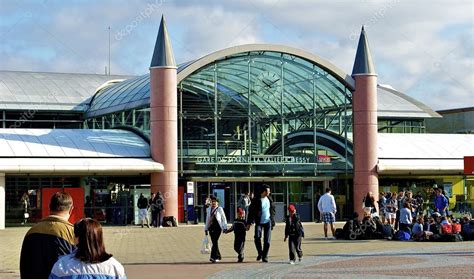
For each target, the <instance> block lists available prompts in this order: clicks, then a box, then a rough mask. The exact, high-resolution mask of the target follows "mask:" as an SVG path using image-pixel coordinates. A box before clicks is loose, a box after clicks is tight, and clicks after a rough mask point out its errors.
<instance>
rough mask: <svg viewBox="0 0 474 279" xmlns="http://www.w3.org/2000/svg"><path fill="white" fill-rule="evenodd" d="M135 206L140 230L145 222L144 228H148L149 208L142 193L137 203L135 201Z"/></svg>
mask: <svg viewBox="0 0 474 279" xmlns="http://www.w3.org/2000/svg"><path fill="white" fill-rule="evenodd" d="M137 206H138V219H140V222H141V224H142V228H143V227H144V222H145V221H146V227H147V228H149V227H150V225H149V223H148V208H149V207H150V204H149V203H148V199H147V198H145V196H144V195H143V193H140V197H139V198H138V201H137Z"/></svg>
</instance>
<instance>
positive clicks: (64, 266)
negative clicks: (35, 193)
mask: <svg viewBox="0 0 474 279" xmlns="http://www.w3.org/2000/svg"><path fill="white" fill-rule="evenodd" d="M74 236H75V238H76V239H77V250H76V251H74V252H73V253H71V254H69V255H65V256H62V257H60V258H59V259H58V261H57V262H56V263H55V264H54V266H53V268H52V270H51V274H50V276H49V279H59V278H65V279H66V278H75V279H87V278H116V279H125V278H127V277H126V275H125V270H124V268H123V266H122V265H121V264H120V263H119V262H118V261H117V260H116V259H115V258H114V257H112V255H111V254H109V253H107V252H106V251H105V245H104V238H103V233H102V227H101V226H100V224H99V222H97V221H95V220H93V219H91V218H84V219H82V220H80V221H79V222H77V223H76V224H74Z"/></svg>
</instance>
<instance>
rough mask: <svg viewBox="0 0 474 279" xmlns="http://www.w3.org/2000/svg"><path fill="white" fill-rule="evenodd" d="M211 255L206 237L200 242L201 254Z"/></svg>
mask: <svg viewBox="0 0 474 279" xmlns="http://www.w3.org/2000/svg"><path fill="white" fill-rule="evenodd" d="M210 253H211V244H210V243H209V238H208V237H207V235H206V236H205V237H204V239H203V240H202V246H201V254H210Z"/></svg>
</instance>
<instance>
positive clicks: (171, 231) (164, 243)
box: [0, 223, 474, 279]
mask: <svg viewBox="0 0 474 279" xmlns="http://www.w3.org/2000/svg"><path fill="white" fill-rule="evenodd" d="M342 226H343V223H337V227H342ZM304 227H305V233H306V236H307V237H306V238H305V239H304V240H303V246H302V248H303V252H304V258H303V262H301V263H297V264H295V265H289V264H288V246H287V243H285V242H283V237H284V234H283V229H284V226H283V224H278V225H277V226H276V227H275V229H274V230H273V232H272V240H271V248H270V257H269V260H270V262H269V263H267V264H265V263H257V262H256V261H255V258H256V256H257V253H256V250H255V245H254V242H253V227H252V228H251V230H250V231H248V232H247V238H246V244H245V262H244V263H241V264H239V263H236V261H237V255H236V253H235V252H234V251H233V240H234V236H233V234H228V235H222V236H221V238H220V241H219V246H220V249H221V254H222V256H223V260H222V262H220V263H217V264H212V263H210V262H209V255H208V254H204V255H203V254H201V253H200V248H201V242H202V239H203V237H204V232H203V226H202V225H182V226H180V227H177V228H162V229H160V228H150V229H148V228H140V227H136V226H127V227H104V238H105V242H106V248H107V251H108V252H109V253H112V254H113V255H114V257H115V258H117V259H118V260H119V261H120V262H121V263H122V264H123V265H124V267H125V270H126V273H127V276H128V278H142V279H146V278H157V277H163V278H183V277H185V278H207V277H210V278H250V277H258V278H270V277H271V278H308V277H311V278H318V277H320V278H355V277H357V278H360V277H362V276H363V277H367V278H380V277H387V278H396V277H400V276H407V274H406V268H405V266H409V267H410V270H412V269H413V268H416V270H417V271H416V272H415V273H412V274H410V276H409V277H412V276H414V277H417V276H425V275H428V277H452V276H451V275H455V277H456V278H464V277H463V275H465V274H474V270H473V266H474V265H472V264H470V263H471V262H472V259H473V256H474V254H473V251H474V242H458V243H433V242H424V243H420V242H399V241H387V240H361V241H345V240H324V238H323V234H322V224H315V223H304ZM27 230H28V228H26V227H16V228H7V229H6V230H3V231H0V240H1V241H0V278H19V274H18V265H19V256H20V249H21V243H22V240H23V237H24V235H25V233H26V231H27ZM407 253H408V254H409V255H407ZM404 261H406V262H407V263H406V265H404ZM387 266H388V267H389V268H386V267H387ZM434 266H442V267H445V269H443V271H442V272H440V273H436V272H434V273H433V272H432V271H431V269H433V267H434ZM451 267H456V270H457V271H456V272H451V273H450V272H448V271H447V270H451V269H452V268H451ZM434 270H438V269H436V268H434ZM430 272H431V273H430ZM466 272H470V273H466ZM430 274H431V275H433V276H429V275H430ZM436 275H440V276H436Z"/></svg>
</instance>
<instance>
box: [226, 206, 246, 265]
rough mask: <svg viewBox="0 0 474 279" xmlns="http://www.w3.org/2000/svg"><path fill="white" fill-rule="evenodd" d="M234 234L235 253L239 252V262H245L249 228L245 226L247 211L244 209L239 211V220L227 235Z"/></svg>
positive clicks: (236, 220)
mask: <svg viewBox="0 0 474 279" xmlns="http://www.w3.org/2000/svg"><path fill="white" fill-rule="evenodd" d="M232 231H233V232H234V251H235V252H237V254H238V256H237V262H239V263H241V262H243V261H244V246H245V236H246V235H247V227H246V224H245V211H244V210H243V209H242V208H238V209H237V219H235V221H234V223H233V224H232V227H231V228H230V229H228V230H227V231H226V232H225V233H226V234H227V233H230V232H232Z"/></svg>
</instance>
